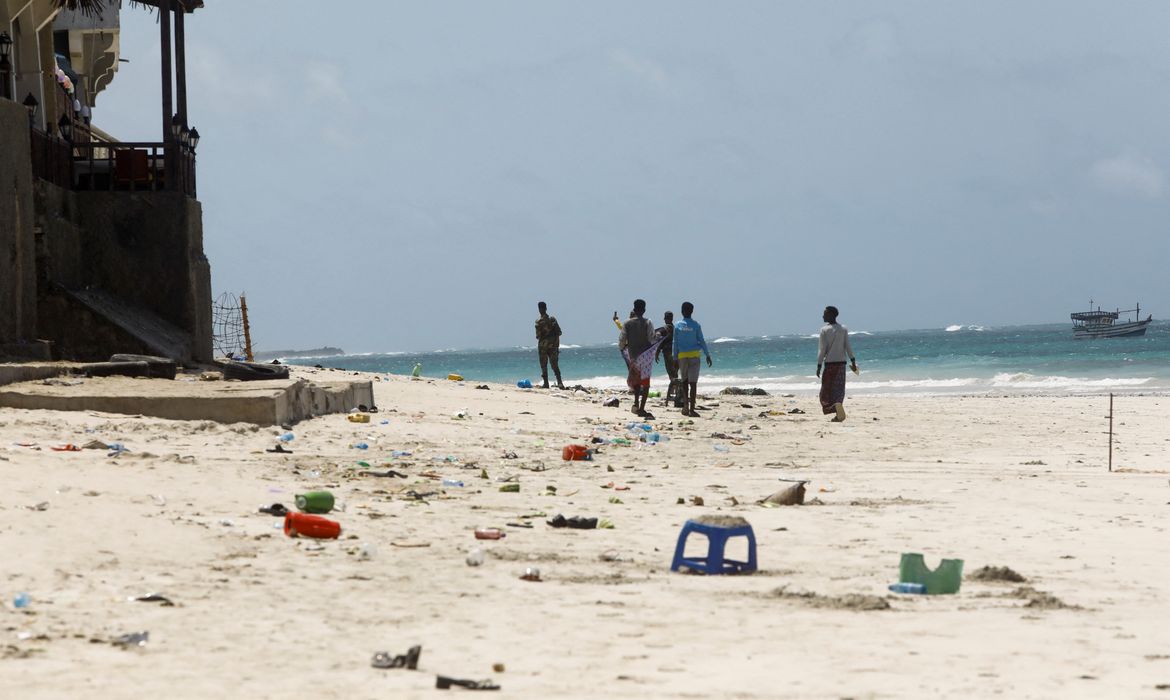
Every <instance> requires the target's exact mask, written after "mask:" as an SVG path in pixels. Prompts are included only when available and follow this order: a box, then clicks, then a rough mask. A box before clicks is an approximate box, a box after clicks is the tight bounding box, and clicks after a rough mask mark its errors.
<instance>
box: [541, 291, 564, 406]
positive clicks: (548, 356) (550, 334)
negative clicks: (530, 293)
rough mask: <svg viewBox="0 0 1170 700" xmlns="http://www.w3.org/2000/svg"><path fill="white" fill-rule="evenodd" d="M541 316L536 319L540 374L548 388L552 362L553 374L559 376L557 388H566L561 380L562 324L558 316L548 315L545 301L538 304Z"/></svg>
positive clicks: (545, 386)
mask: <svg viewBox="0 0 1170 700" xmlns="http://www.w3.org/2000/svg"><path fill="white" fill-rule="evenodd" d="M536 309H537V311H539V312H540V318H538V319H536V350H537V352H538V353H539V354H540V376H541V378H542V379H544V387H543V388H545V389H547V388H548V366H549V364H552V369H553V374H554V375H556V378H557V388H558V389H564V388H565V385H564V383H562V382H561V366H560V363H559V359H560V356H561V325H560V324H559V323H557V318H556V316H549V315H548V305H547V304H545V303H544V302H543V301H542V302H540V303H538V304H537V305H536Z"/></svg>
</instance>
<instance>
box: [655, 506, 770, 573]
mask: <svg viewBox="0 0 1170 700" xmlns="http://www.w3.org/2000/svg"><path fill="white" fill-rule="evenodd" d="M710 520H718V519H717V518H710V519H707V518H700V519H699V520H688V521H687V522H686V524H684V525H683V528H682V532H680V533H679V535H678V546H676V547H675V549H674V561H673V562H672V563H671V565H670V570H671V571H678V570H679V567H682V566H685V567H687V568H688V569H691V570H692V571H701V572H702V573H705V574H744V573H750V572H752V571H755V570H756V533H755V532H753V531H752V526H751V525H749V524H748V522H747V521H746V520H744V519H743V518H726V519H724V520H731V521H738V522H736V524H734V525H719V524H715V523H712V522H710ZM705 521H706V522H705ZM741 523H742V524H741ZM692 532H695V533H698V534H700V535H706V536H707V556H706V557H693V558H687V557H685V556H683V552H684V551H685V550H686V546H687V537H689V536H690V534H691V533H692ZM731 537H746V538H747V540H748V560H747V561H746V562H744V561H734V560H732V559H724V558H723V551H724V549H726V546H727V540H728V539H729V538H731Z"/></svg>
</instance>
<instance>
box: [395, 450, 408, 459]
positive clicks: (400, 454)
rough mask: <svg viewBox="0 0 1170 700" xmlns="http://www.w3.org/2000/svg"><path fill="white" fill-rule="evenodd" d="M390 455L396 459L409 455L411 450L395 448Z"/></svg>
mask: <svg viewBox="0 0 1170 700" xmlns="http://www.w3.org/2000/svg"><path fill="white" fill-rule="evenodd" d="M390 456H391V457H394V458H395V459H397V458H399V457H409V456H410V451H409V450H394V451H393V452H391V453H390Z"/></svg>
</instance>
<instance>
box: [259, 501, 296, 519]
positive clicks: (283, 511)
mask: <svg viewBox="0 0 1170 700" xmlns="http://www.w3.org/2000/svg"><path fill="white" fill-rule="evenodd" d="M260 512H261V513H268V514H269V515H275V516H276V517H278V518H283V517H284V516H286V515H288V512H289V511H288V508H285V507H284V506H283V505H281V504H279V503H273V504H272V505H270V506H263V507H261V508H260Z"/></svg>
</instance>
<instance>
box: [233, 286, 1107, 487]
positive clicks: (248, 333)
mask: <svg viewBox="0 0 1170 700" xmlns="http://www.w3.org/2000/svg"><path fill="white" fill-rule="evenodd" d="M240 316H241V317H242V318H243V319H244V358H245V359H247V360H248V362H253V361H254V359H255V358H254V357H253V356H252V328H251V326H249V325H248V300H247V299H245V298H244V295H243V294H241V295H240ZM1111 471H1112V470H1111Z"/></svg>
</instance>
